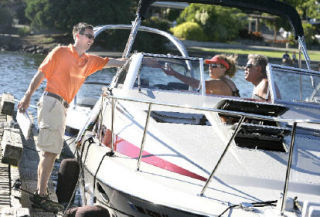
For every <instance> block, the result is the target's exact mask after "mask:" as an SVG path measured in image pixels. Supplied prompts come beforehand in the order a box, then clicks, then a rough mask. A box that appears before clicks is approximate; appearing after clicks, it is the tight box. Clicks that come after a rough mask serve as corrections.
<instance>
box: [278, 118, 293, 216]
mask: <svg viewBox="0 0 320 217" xmlns="http://www.w3.org/2000/svg"><path fill="white" fill-rule="evenodd" d="M296 129H297V123H296V122H294V123H293V125H292V131H291V144H290V150H289V157H288V164H287V171H286V179H285V183H284V188H283V193H282V201H281V209H280V211H281V215H282V214H283V211H284V209H285V201H286V197H287V192H288V185H289V177H290V171H291V164H292V154H293V147H294V141H295V135H296Z"/></svg>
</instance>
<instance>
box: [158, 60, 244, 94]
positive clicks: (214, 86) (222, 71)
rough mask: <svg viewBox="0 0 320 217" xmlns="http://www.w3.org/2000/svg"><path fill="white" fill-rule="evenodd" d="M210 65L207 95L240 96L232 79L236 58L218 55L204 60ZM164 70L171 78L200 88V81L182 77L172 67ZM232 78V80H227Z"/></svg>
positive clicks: (163, 68)
mask: <svg viewBox="0 0 320 217" xmlns="http://www.w3.org/2000/svg"><path fill="white" fill-rule="evenodd" d="M204 63H205V64H208V65H209V75H210V79H209V80H207V81H206V93H207V94H216V95H223V96H240V94H239V90H238V88H237V86H236V85H235V84H234V82H233V81H232V80H231V79H230V78H231V77H233V76H234V74H235V72H236V57H233V56H225V55H216V56H214V57H212V58H211V59H206V60H204ZM162 70H163V71H164V72H165V73H166V74H167V75H170V76H174V77H176V78H177V79H179V80H181V81H182V82H184V83H186V84H188V85H190V86H192V87H193V88H198V87H199V83H200V81H199V80H197V79H195V78H191V77H187V76H185V75H182V74H180V73H178V72H176V71H174V70H173V69H172V68H171V67H162ZM227 76H228V77H230V78H227Z"/></svg>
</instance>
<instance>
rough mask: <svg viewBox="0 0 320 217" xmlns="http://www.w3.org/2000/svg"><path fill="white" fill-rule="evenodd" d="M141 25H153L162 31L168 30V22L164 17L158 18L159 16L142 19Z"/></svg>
mask: <svg viewBox="0 0 320 217" xmlns="http://www.w3.org/2000/svg"><path fill="white" fill-rule="evenodd" d="M142 25H143V26H148V27H153V28H156V29H160V30H163V31H168V30H169V28H170V22H169V21H167V20H164V19H160V18H159V17H150V18H149V19H146V20H144V21H142Z"/></svg>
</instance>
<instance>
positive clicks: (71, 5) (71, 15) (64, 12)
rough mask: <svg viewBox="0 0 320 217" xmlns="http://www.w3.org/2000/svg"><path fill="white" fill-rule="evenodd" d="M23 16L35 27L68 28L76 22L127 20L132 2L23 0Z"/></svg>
mask: <svg viewBox="0 0 320 217" xmlns="http://www.w3.org/2000/svg"><path fill="white" fill-rule="evenodd" d="M26 4H27V7H26V11H25V13H26V16H27V18H28V19H30V21H31V25H32V27H34V28H37V29H46V28H47V29H48V28H56V29H60V30H70V29H71V27H72V26H73V25H74V24H75V23H78V22H81V21H82V22H87V23H90V24H93V25H102V24H110V23H129V22H130V20H131V19H132V18H133V15H134V10H133V4H134V1H130V0H121V1H113V0H68V1H65V0H26Z"/></svg>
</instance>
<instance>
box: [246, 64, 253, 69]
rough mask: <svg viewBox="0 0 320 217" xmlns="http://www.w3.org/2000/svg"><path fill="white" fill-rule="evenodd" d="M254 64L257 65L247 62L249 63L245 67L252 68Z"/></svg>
mask: <svg viewBox="0 0 320 217" xmlns="http://www.w3.org/2000/svg"><path fill="white" fill-rule="evenodd" d="M253 66H255V65H253V64H252V63H247V65H246V66H245V67H244V68H245V69H246V68H248V69H250V68H252V67H253Z"/></svg>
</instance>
